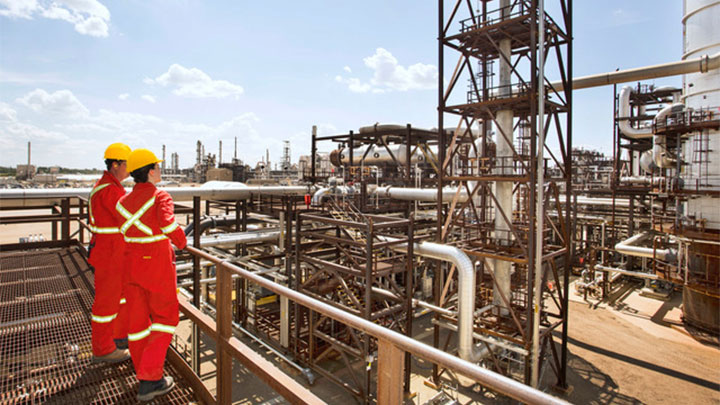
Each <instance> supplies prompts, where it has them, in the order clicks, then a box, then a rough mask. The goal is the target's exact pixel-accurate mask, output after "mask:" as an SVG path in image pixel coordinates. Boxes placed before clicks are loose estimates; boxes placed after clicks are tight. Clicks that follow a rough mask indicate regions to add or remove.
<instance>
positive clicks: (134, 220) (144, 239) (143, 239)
mask: <svg viewBox="0 0 720 405" xmlns="http://www.w3.org/2000/svg"><path fill="white" fill-rule="evenodd" d="M154 204H155V196H153V197H152V198H150V199H149V200H148V201H147V202H146V203H145V204H143V206H142V207H140V209H139V210H138V211H137V212H136V213H134V214H133V213H131V212H130V211H128V210H127V209H126V208H125V207H123V205H122V204H120V202H119V201H118V203H117V205H116V206H115V208H116V209H117V211H118V212H119V213H120V215H122V216H123V217H124V218H125V219H126V221H125V223H124V224H123V225H122V226H121V227H120V232H122V234H123V238H124V239H125V242H128V243H153V242H157V241H160V240H163V239H167V236H165V235H164V234H166V233H170V232H172V231H174V230H175V228H177V227H178V224H177V222H175V223H172V224H170V225H168V226H166V227H164V228H162V229H161V230H162V232H163V234H160V235H153V232H152V229H150V227H149V226H147V225H145V224H143V223H142V221H140V217H142V216H143V215H144V214H145V213H146V212H147V211H148V210H149V209H150V207H152V206H153V205H154ZM133 225H134V226H135V227H137V228H138V229H139V230H140V231H142V232H143V233H145V234H146V235H148V236H138V237H134V236H127V235H126V233H127V231H128V229H130V227H131V226H133Z"/></svg>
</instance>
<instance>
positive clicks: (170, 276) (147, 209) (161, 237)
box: [116, 183, 187, 381]
mask: <svg viewBox="0 0 720 405" xmlns="http://www.w3.org/2000/svg"><path fill="white" fill-rule="evenodd" d="M116 210H117V212H118V213H119V215H120V216H121V217H122V219H123V220H124V222H123V223H122V225H121V226H120V232H121V233H122V235H123V238H124V240H125V241H126V242H127V250H126V253H125V260H126V262H127V264H128V268H129V273H128V277H129V279H128V288H127V294H126V298H127V302H128V308H129V318H130V326H129V330H128V331H129V333H128V341H129V347H130V355H131V356H132V360H133V365H134V366H135V373H136V374H137V378H138V380H150V381H155V380H159V379H161V378H162V377H163V365H164V363H165V355H166V353H167V349H168V346H170V341H171V340H172V335H173V333H174V332H175V327H176V326H177V324H178V320H179V313H178V300H177V280H176V274H175V252H174V251H173V248H172V246H170V242H171V241H172V243H173V244H174V245H175V246H177V247H178V248H180V249H182V248H184V247H185V245H186V244H187V240H186V238H185V233H183V230H182V228H180V226H178V224H177V223H176V222H175V216H174V214H173V210H174V209H173V202H172V198H171V197H170V195H169V194H168V193H167V192H165V191H162V190H158V189H157V188H156V187H155V186H154V185H153V184H152V183H138V184H136V185H135V187H134V188H133V191H132V192H131V193H130V194H128V195H127V196H125V197H123V198H121V199H120V201H118V203H117V206H116Z"/></svg>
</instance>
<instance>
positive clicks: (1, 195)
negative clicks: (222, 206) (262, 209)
mask: <svg viewBox="0 0 720 405" xmlns="http://www.w3.org/2000/svg"><path fill="white" fill-rule="evenodd" d="M160 189H162V190H165V191H167V192H168V193H169V194H170V196H172V198H173V201H190V200H192V199H193V197H196V196H197V197H200V198H202V199H205V200H229V201H236V200H246V199H248V198H250V196H251V195H253V194H254V195H304V194H308V193H311V192H312V188H311V187H309V186H273V187H263V186H257V187H247V186H246V187H242V188H224V187H223V188H220V187H218V188H215V187H212V188H211V187H207V188H206V187H167V188H165V187H160ZM91 190H92V188H30V189H8V190H0V201H1V202H2V205H3V206H17V207H33V206H40V205H47V204H53V203H58V204H59V203H60V200H61V199H63V198H68V197H70V198H85V199H87V197H88V196H89V195H90V191H91ZM126 190H127V191H128V192H129V191H131V189H129V188H126Z"/></svg>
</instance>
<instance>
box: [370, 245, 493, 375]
mask: <svg viewBox="0 0 720 405" xmlns="http://www.w3.org/2000/svg"><path fill="white" fill-rule="evenodd" d="M381 239H382V240H386V241H391V240H393V239H392V238H387V237H381ZM393 249H395V250H398V251H404V250H405V249H407V244H406V243H403V244H400V245H396V246H393ZM413 252H414V253H415V254H416V255H418V256H422V257H427V258H430V259H436V260H442V261H444V262H449V263H452V264H454V265H455V267H456V268H457V272H458V354H459V355H460V358H461V359H463V360H467V361H470V362H473V363H474V362H478V361H480V360H481V359H482V358H483V355H484V354H483V353H482V351H481V350H479V349H478V348H477V347H475V346H474V345H473V314H474V313H475V266H474V265H473V262H472V260H470V258H469V257H468V256H467V255H466V254H465V252H463V251H462V250H460V249H458V248H456V247H454V246H449V245H442V244H439V243H433V242H422V243H416V244H414V245H413Z"/></svg>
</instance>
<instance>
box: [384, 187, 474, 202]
mask: <svg viewBox="0 0 720 405" xmlns="http://www.w3.org/2000/svg"><path fill="white" fill-rule="evenodd" d="M456 193H457V188H444V189H443V194H442V199H443V202H451V201H452V200H453V198H455V194H456ZM375 194H377V195H378V197H387V198H392V199H395V200H404V201H437V198H438V192H437V189H436V188H404V187H392V186H385V187H378V188H376V189H375ZM467 198H468V196H467V192H466V191H465V190H461V191H460V195H459V196H458V202H465V201H467Z"/></svg>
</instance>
